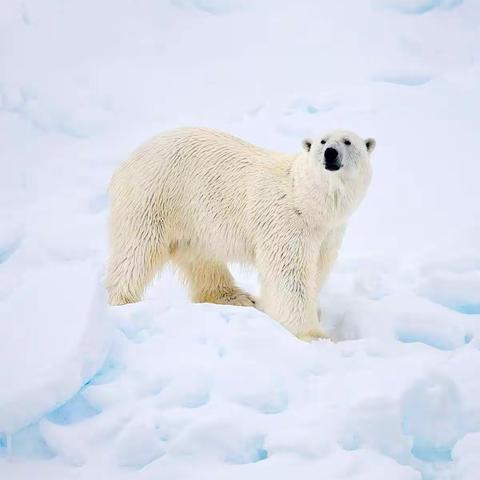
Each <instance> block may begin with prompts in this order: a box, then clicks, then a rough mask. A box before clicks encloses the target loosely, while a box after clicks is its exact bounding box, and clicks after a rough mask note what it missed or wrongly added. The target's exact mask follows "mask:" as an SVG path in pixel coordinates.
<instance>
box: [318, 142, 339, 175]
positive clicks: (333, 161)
mask: <svg viewBox="0 0 480 480" xmlns="http://www.w3.org/2000/svg"><path fill="white" fill-rule="evenodd" d="M323 164H324V165H325V168H326V169H327V170H331V171H336V170H340V168H341V167H342V162H341V158H340V155H339V153H338V150H337V149H336V148H332V147H328V148H327V149H325V153H324V154H323Z"/></svg>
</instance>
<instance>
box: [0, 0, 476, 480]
mask: <svg viewBox="0 0 480 480" xmlns="http://www.w3.org/2000/svg"><path fill="white" fill-rule="evenodd" d="M1 11H2V14H1V15H0V72H1V73H0V130H1V131H2V135H1V136H0V152H1V156H0V206H1V208H0V478H8V479H12V480H24V479H25V480H26V479H31V478H49V479H52V480H57V479H58V480H59V479H69V478H76V479H92V478H105V479H114V478H115V479H120V480H122V479H129V478H132V477H135V478H138V479H154V478H155V479H156V478H165V479H183V478H185V479H191V478H195V479H207V478H208V479H210V478H215V479H223V478H224V479H227V478H228V479H229V480H230V479H233V480H235V479H244V478H252V479H257V478H262V479H263V478H278V479H283V478H285V479H289V478H292V477H293V476H295V477H298V478H301V477H304V478H329V479H332V480H333V479H343V478H348V479H353V480H367V479H368V480H375V479H379V480H380V479H382V480H383V479H385V478H388V479H392V480H419V479H423V480H437V479H438V480H476V478H477V477H478V471H479V469H480V464H479V460H478V459H479V458H480V455H479V452H480V381H479V379H478V370H479V368H480V340H479V339H480V252H479V249H478V245H479V244H480V221H479V219H480V194H479V190H478V178H479V173H480V167H479V162H478V155H477V154H476V152H475V150H474V149H475V147H476V145H477V143H478V142H477V138H478V112H479V111H480V93H479V90H478V84H479V81H480V53H479V50H478V45H479V42H480V29H479V27H478V25H479V24H480V6H479V5H478V2H476V1H475V0H464V1H461V0H371V1H368V2H356V1H354V0H350V1H345V2H327V1H322V2H314V1H312V0H301V1H297V2H274V1H273V0H265V1H263V2H253V1H251V0H172V1H164V2H153V1H149V0H142V1H141V2H135V3H133V2H130V1H128V0H121V1H113V0H106V1H103V2H94V1H93V0H87V1H84V2H68V3H65V2H63V1H61V0H50V1H48V2H34V1H33V0H22V1H20V0H14V1H10V2H2V4H1ZM179 125H207V126H210V127H216V128H220V129H223V130H226V131H229V132H231V133H234V134H237V135H239V136H241V137H244V138H246V139H248V140H250V141H251V142H254V143H258V144H261V145H264V146H267V147H270V148H274V149H282V150H285V151H291V152H295V151H297V150H298V149H299V148H300V145H301V141H302V139H303V138H304V137H306V136H309V135H312V134H318V133H319V132H321V131H323V130H324V129H328V128H348V129H352V130H354V131H357V132H359V133H360V134H361V135H363V136H365V137H368V136H372V137H375V138H376V140H377V149H376V151H375V155H374V158H373V166H374V180H373V183H372V185H371V188H370V190H369V193H368V195H367V198H366V199H365V201H364V203H363V204H362V205H361V207H360V209H359V211H358V212H357V213H356V214H355V215H354V217H353V218H352V220H351V222H350V225H349V228H348V232H347V237H346V240H345V243H344V246H343V248H342V252H341V256H340V258H339V260H338V262H337V264H336V265H335V268H334V271H333V273H332V275H331V277H330V279H329V281H328V284H327V285H326V287H325V289H324V291H323V292H322V294H321V295H320V298H319V308H320V309H321V311H322V322H323V325H324V328H325V330H326V331H327V332H328V334H329V335H330V337H331V339H332V340H323V341H318V342H314V343H311V344H306V343H303V342H300V341H298V340H297V339H295V338H293V337H292V336H291V335H290V334H289V333H288V332H286V331H285V330H283V329H282V328H281V327H280V326H279V325H278V324H276V323H275V322H273V321H272V320H271V319H269V318H268V317H267V316H266V315H264V314H262V313H259V312H258V311H256V310H253V309H250V308H236V307H231V306H215V305H207V304H204V305H195V304H191V303H190V302H189V301H188V299H187V297H186V294H185V291H184V289H183V287H182V285H181V284H180V282H179V281H178V280H177V279H176V277H175V276H174V274H173V273H172V272H171V271H168V270H167V271H165V272H163V274H162V275H161V276H160V277H159V278H158V279H157V281H156V282H155V284H154V285H153V286H152V287H151V288H150V289H149V290H148V292H147V295H146V298H145V300H144V301H143V302H142V303H139V304H136V305H127V306H123V307H107V306H106V303H105V297H104V291H103V288H102V278H103V274H104V265H105V259H106V256H107V242H106V225H107V216H108V198H107V195H106V186H107V184H108V181H109V178H110V175H111V173H112V171H113V169H114V168H115V165H117V164H118V162H120V161H121V160H123V159H124V158H125V156H126V155H127V154H128V152H130V151H131V150H133V149H134V148H135V147H136V146H137V145H138V144H139V143H140V142H142V141H144V140H145V139H147V138H148V137H150V136H151V135H153V134H155V133H157V132H159V131H162V130H165V129H167V128H170V127H174V126H179ZM233 272H234V273H235V276H236V277H237V278H238V281H239V283H240V285H241V286H242V287H243V288H246V289H248V290H250V291H252V292H253V293H255V292H258V282H257V279H256V276H255V273H254V272H252V271H250V270H247V269H245V268H243V267H237V266H234V267H233Z"/></svg>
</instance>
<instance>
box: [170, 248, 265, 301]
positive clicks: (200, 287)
mask: <svg viewBox="0 0 480 480" xmlns="http://www.w3.org/2000/svg"><path fill="white" fill-rule="evenodd" d="M174 263H175V264H176V265H177V266H178V268H179V269H180V271H181V273H182V276H183V278H184V279H185V281H186V283H187V285H188V288H189V292H190V297H191V299H192V301H193V302H195V303H216V304H220V305H237V306H241V307H255V306H256V304H257V301H256V300H255V298H254V297H253V296H252V295H250V294H248V293H247V292H244V291H243V290H242V289H240V288H238V287H237V286H236V285H235V281H234V279H233V277H232V275H231V273H230V272H229V270H228V268H227V266H226V265H225V263H223V262H219V261H216V260H212V259H208V258H205V257H201V256H193V255H192V256H191V257H189V256H186V255H178V256H175V258H174Z"/></svg>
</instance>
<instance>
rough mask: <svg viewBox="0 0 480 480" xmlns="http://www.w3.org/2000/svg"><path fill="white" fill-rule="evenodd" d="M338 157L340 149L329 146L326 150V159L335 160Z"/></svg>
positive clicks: (328, 160)
mask: <svg viewBox="0 0 480 480" xmlns="http://www.w3.org/2000/svg"><path fill="white" fill-rule="evenodd" d="M337 157H338V150H337V149H336V148H331V147H329V148H327V149H326V150H325V160H326V161H327V162H334V161H335V160H336V159H337Z"/></svg>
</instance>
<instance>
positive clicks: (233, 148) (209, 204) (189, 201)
mask: <svg viewBox="0 0 480 480" xmlns="http://www.w3.org/2000/svg"><path fill="white" fill-rule="evenodd" d="M289 158H290V156H288V155H285V154H282V153H277V152H272V151H269V150H266V149H263V148H259V147H256V146H254V145H252V144H250V143H248V142H245V141H243V140H241V139H239V138H237V137H235V136H233V135H229V134H227V133H223V132H220V131H217V130H212V129H208V128H180V129H175V130H171V131H168V132H165V133H163V134H160V135H158V136H156V137H154V138H152V139H151V140H150V141H148V142H147V143H145V144H144V145H142V146H141V147H140V148H139V149H137V150H136V151H135V152H134V153H133V154H132V155H131V157H130V158H129V159H128V160H127V162H125V163H124V164H123V165H121V166H120V167H119V169H118V170H117V172H116V173H115V174H114V177H113V179H112V184H111V193H112V201H114V200H115V197H116V196H119V195H116V194H115V191H116V190H118V188H117V187H118V186H121V189H122V191H121V192H118V193H119V194H121V196H122V197H123V198H122V199H121V200H120V202H119V204H120V205H122V206H123V207H122V208H125V205H126V204H128V202H127V201H126V200H125V195H126V194H127V196H129V197H130V199H131V203H132V205H135V206H136V207H135V208H136V209H138V210H139V211H140V210H141V209H142V208H144V209H146V210H147V209H148V208H149V207H148V205H152V204H155V215H158V216H160V217H161V218H162V221H165V223H166V225H167V226H168V228H169V229H170V234H169V237H172V241H176V240H178V239H176V238H175V239H173V237H174V236H179V234H180V233H181V234H182V235H183V236H184V238H185V239H188V241H189V242H190V241H192V240H194V241H195V242H198V243H199V244H200V243H201V245H199V246H200V248H201V249H209V248H210V247H211V248H212V249H214V250H215V251H216V252H217V253H220V252H222V251H223V250H225V249H228V250H229V251H225V252H224V255H225V256H228V257H229V258H232V257H238V258H241V257H245V256H247V257H248V256H250V254H249V253H248V252H246V251H243V250H244V248H242V245H247V244H249V245H252V243H253V242H252V238H251V236H252V234H253V233H254V226H253V223H254V222H255V220H256V219H255V218H253V216H252V210H254V208H253V209H252V205H251V202H252V201H253V200H254V199H255V198H257V197H258V195H257V193H256V192H258V190H259V189H261V190H263V189H265V190H269V188H268V184H269V183H270V180H269V179H271V180H273V182H272V184H275V185H277V184H278V180H274V179H275V178H276V177H277V176H278V175H279V171H282V172H283V173H284V172H286V171H287V170H288V162H289ZM280 175H282V176H284V175H283V174H282V173H280ZM280 183H281V182H280ZM254 191H255V192H254ZM262 215H263V214H262ZM207 230H208V234H207ZM180 240H181V239H180Z"/></svg>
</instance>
